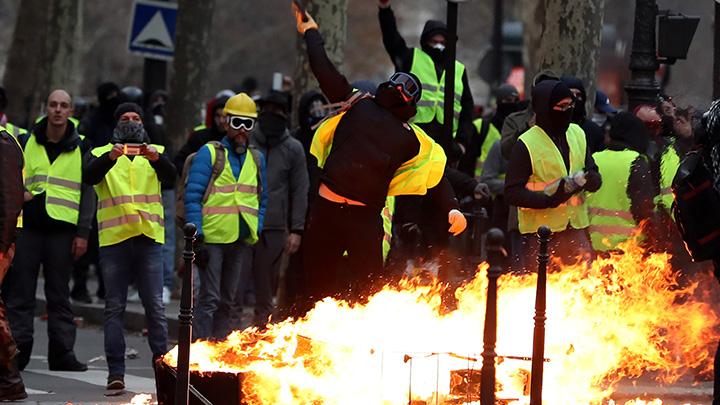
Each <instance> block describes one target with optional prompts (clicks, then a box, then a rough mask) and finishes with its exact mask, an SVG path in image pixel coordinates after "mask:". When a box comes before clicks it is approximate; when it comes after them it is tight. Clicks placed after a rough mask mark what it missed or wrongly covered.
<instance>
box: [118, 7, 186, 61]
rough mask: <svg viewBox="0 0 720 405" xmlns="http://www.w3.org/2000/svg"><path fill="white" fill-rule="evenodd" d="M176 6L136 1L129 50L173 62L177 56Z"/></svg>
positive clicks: (131, 23)
mask: <svg viewBox="0 0 720 405" xmlns="http://www.w3.org/2000/svg"><path fill="white" fill-rule="evenodd" d="M176 19H177V3H174V2H165V1H152V0H135V3H134V4H133V11H132V16H131V18H130V35H128V49H129V50H130V52H131V53H134V54H138V55H142V56H145V57H146V58H151V59H161V60H172V58H173V55H174V53H175V25H176Z"/></svg>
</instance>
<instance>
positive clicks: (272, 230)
mask: <svg viewBox="0 0 720 405" xmlns="http://www.w3.org/2000/svg"><path fill="white" fill-rule="evenodd" d="M258 106H259V107H260V114H259V116H258V125H256V126H255V128H254V129H253V131H252V133H251V137H250V143H251V144H252V145H254V146H255V147H256V148H258V149H259V150H260V151H261V152H262V153H263V155H264V156H265V159H266V161H267V184H266V186H265V189H266V190H267V193H268V205H267V212H266V213H265V219H264V221H263V231H262V234H261V235H260V240H259V241H258V243H257V244H255V245H254V246H253V262H252V274H253V279H254V282H255V318H254V324H255V325H256V326H258V327H263V326H265V324H266V323H267V321H268V317H269V316H270V315H271V314H272V312H273V304H272V297H273V295H274V294H275V291H276V290H277V285H278V273H279V270H280V263H281V258H282V256H283V254H286V255H292V254H294V253H295V252H297V250H298V249H299V248H300V241H301V239H302V233H303V230H304V229H305V215H306V213H307V207H308V188H309V180H308V171H307V164H306V160H305V152H304V151H303V146H302V144H301V143H300V141H298V140H297V139H295V138H293V137H292V136H290V130H289V129H288V120H289V115H290V114H289V109H290V103H289V100H288V98H287V96H286V95H285V94H283V93H281V92H279V91H274V90H273V91H270V92H269V93H268V94H267V95H265V96H264V97H263V98H261V99H260V101H259V103H258ZM243 287H244V286H243ZM241 292H242V291H238V293H237V295H236V297H235V300H236V302H238V301H241V300H242V298H243V296H242V294H241Z"/></svg>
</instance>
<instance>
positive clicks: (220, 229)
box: [202, 145, 262, 245]
mask: <svg viewBox="0 0 720 405" xmlns="http://www.w3.org/2000/svg"><path fill="white" fill-rule="evenodd" d="M205 147H206V148H208V150H209V151H210V159H211V162H215V159H216V156H215V154H216V149H215V148H214V147H213V146H212V145H205ZM223 151H224V153H225V161H226V162H229V157H228V151H227V149H224V148H223ZM256 154H257V151H255V150H254V149H248V151H247V152H246V155H245V159H244V161H243V165H242V167H241V168H240V174H239V176H238V177H237V178H235V175H234V174H233V171H232V165H230V164H226V165H225V167H224V168H223V171H222V172H221V173H220V175H219V176H218V177H217V178H216V179H215V182H214V183H213V184H211V185H209V187H210V192H209V194H208V198H207V201H205V203H204V204H203V207H202V232H203V236H204V238H205V242H207V243H222V244H226V243H233V242H235V241H237V240H238V238H240V226H241V223H240V221H243V222H244V223H245V225H247V228H248V229H249V231H250V233H249V235H248V236H247V238H246V239H245V242H246V243H247V244H251V245H252V244H255V243H256V242H257V240H258V226H259V218H258V215H259V210H260V191H261V188H262V184H260V181H259V173H260V169H259V157H258V155H256Z"/></svg>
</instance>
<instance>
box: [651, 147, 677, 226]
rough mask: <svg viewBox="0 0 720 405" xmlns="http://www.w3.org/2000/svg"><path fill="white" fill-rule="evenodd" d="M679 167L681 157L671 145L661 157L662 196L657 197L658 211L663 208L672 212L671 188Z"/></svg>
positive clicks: (672, 198)
mask: <svg viewBox="0 0 720 405" xmlns="http://www.w3.org/2000/svg"><path fill="white" fill-rule="evenodd" d="M679 167H680V156H678V154H677V152H676V151H675V146H674V143H670V144H669V145H668V146H667V148H666V149H665V152H663V154H662V156H661V157H660V194H659V195H658V196H656V197H655V206H656V209H660V208H661V206H662V208H663V209H665V210H666V211H667V212H670V207H672V203H673V200H674V197H673V194H672V189H671V186H672V182H673V179H674V178H675V173H677V171H678V168H679Z"/></svg>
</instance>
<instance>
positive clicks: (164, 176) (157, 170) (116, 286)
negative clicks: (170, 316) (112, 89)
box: [83, 103, 175, 390]
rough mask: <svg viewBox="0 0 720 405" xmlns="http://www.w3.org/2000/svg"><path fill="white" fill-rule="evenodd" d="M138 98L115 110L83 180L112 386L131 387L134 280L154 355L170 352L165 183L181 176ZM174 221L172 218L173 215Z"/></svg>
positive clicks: (110, 386) (90, 154)
mask: <svg viewBox="0 0 720 405" xmlns="http://www.w3.org/2000/svg"><path fill="white" fill-rule="evenodd" d="M142 116H143V111H142V109H141V108H140V106H138V105H137V104H134V103H123V104H120V105H119V106H118V107H117V109H116V110H115V118H116V120H117V121H118V122H117V125H116V126H115V130H114V131H113V134H112V137H111V139H110V143H108V144H107V145H104V146H100V147H97V148H94V149H93V150H91V151H90V153H88V155H87V157H86V160H87V163H86V168H85V171H84V173H83V179H84V181H85V182H86V183H89V184H92V185H94V186H95V191H96V193H97V197H98V206H97V208H98V209H97V221H98V236H99V239H100V266H101V268H102V273H103V278H104V280H105V322H104V332H105V357H106V358H107V363H108V369H109V370H108V371H109V373H108V374H109V375H108V384H107V389H112V390H119V389H123V388H125V381H124V376H125V332H124V330H123V314H124V313H125V305H126V302H127V301H126V300H127V293H128V287H129V285H130V283H131V282H132V281H133V280H134V282H135V285H136V286H137V289H138V292H139V295H140V300H141V302H142V304H143V307H144V308H145V317H146V319H147V325H148V343H149V344H150V350H151V351H152V354H153V360H154V359H155V358H157V357H159V356H162V355H163V354H165V352H166V351H167V321H166V319H165V307H164V305H163V301H162V293H163V256H162V245H163V243H164V242H165V228H164V221H165V218H164V215H163V205H162V196H161V191H160V187H161V183H165V182H173V181H174V180H175V167H174V166H173V164H172V162H171V161H170V159H169V158H168V157H167V156H166V155H165V154H164V153H163V152H164V147H162V146H159V145H153V144H150V138H149V137H148V136H147V134H146V133H145V129H144V128H143V124H142ZM168 220H172V219H168Z"/></svg>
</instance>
